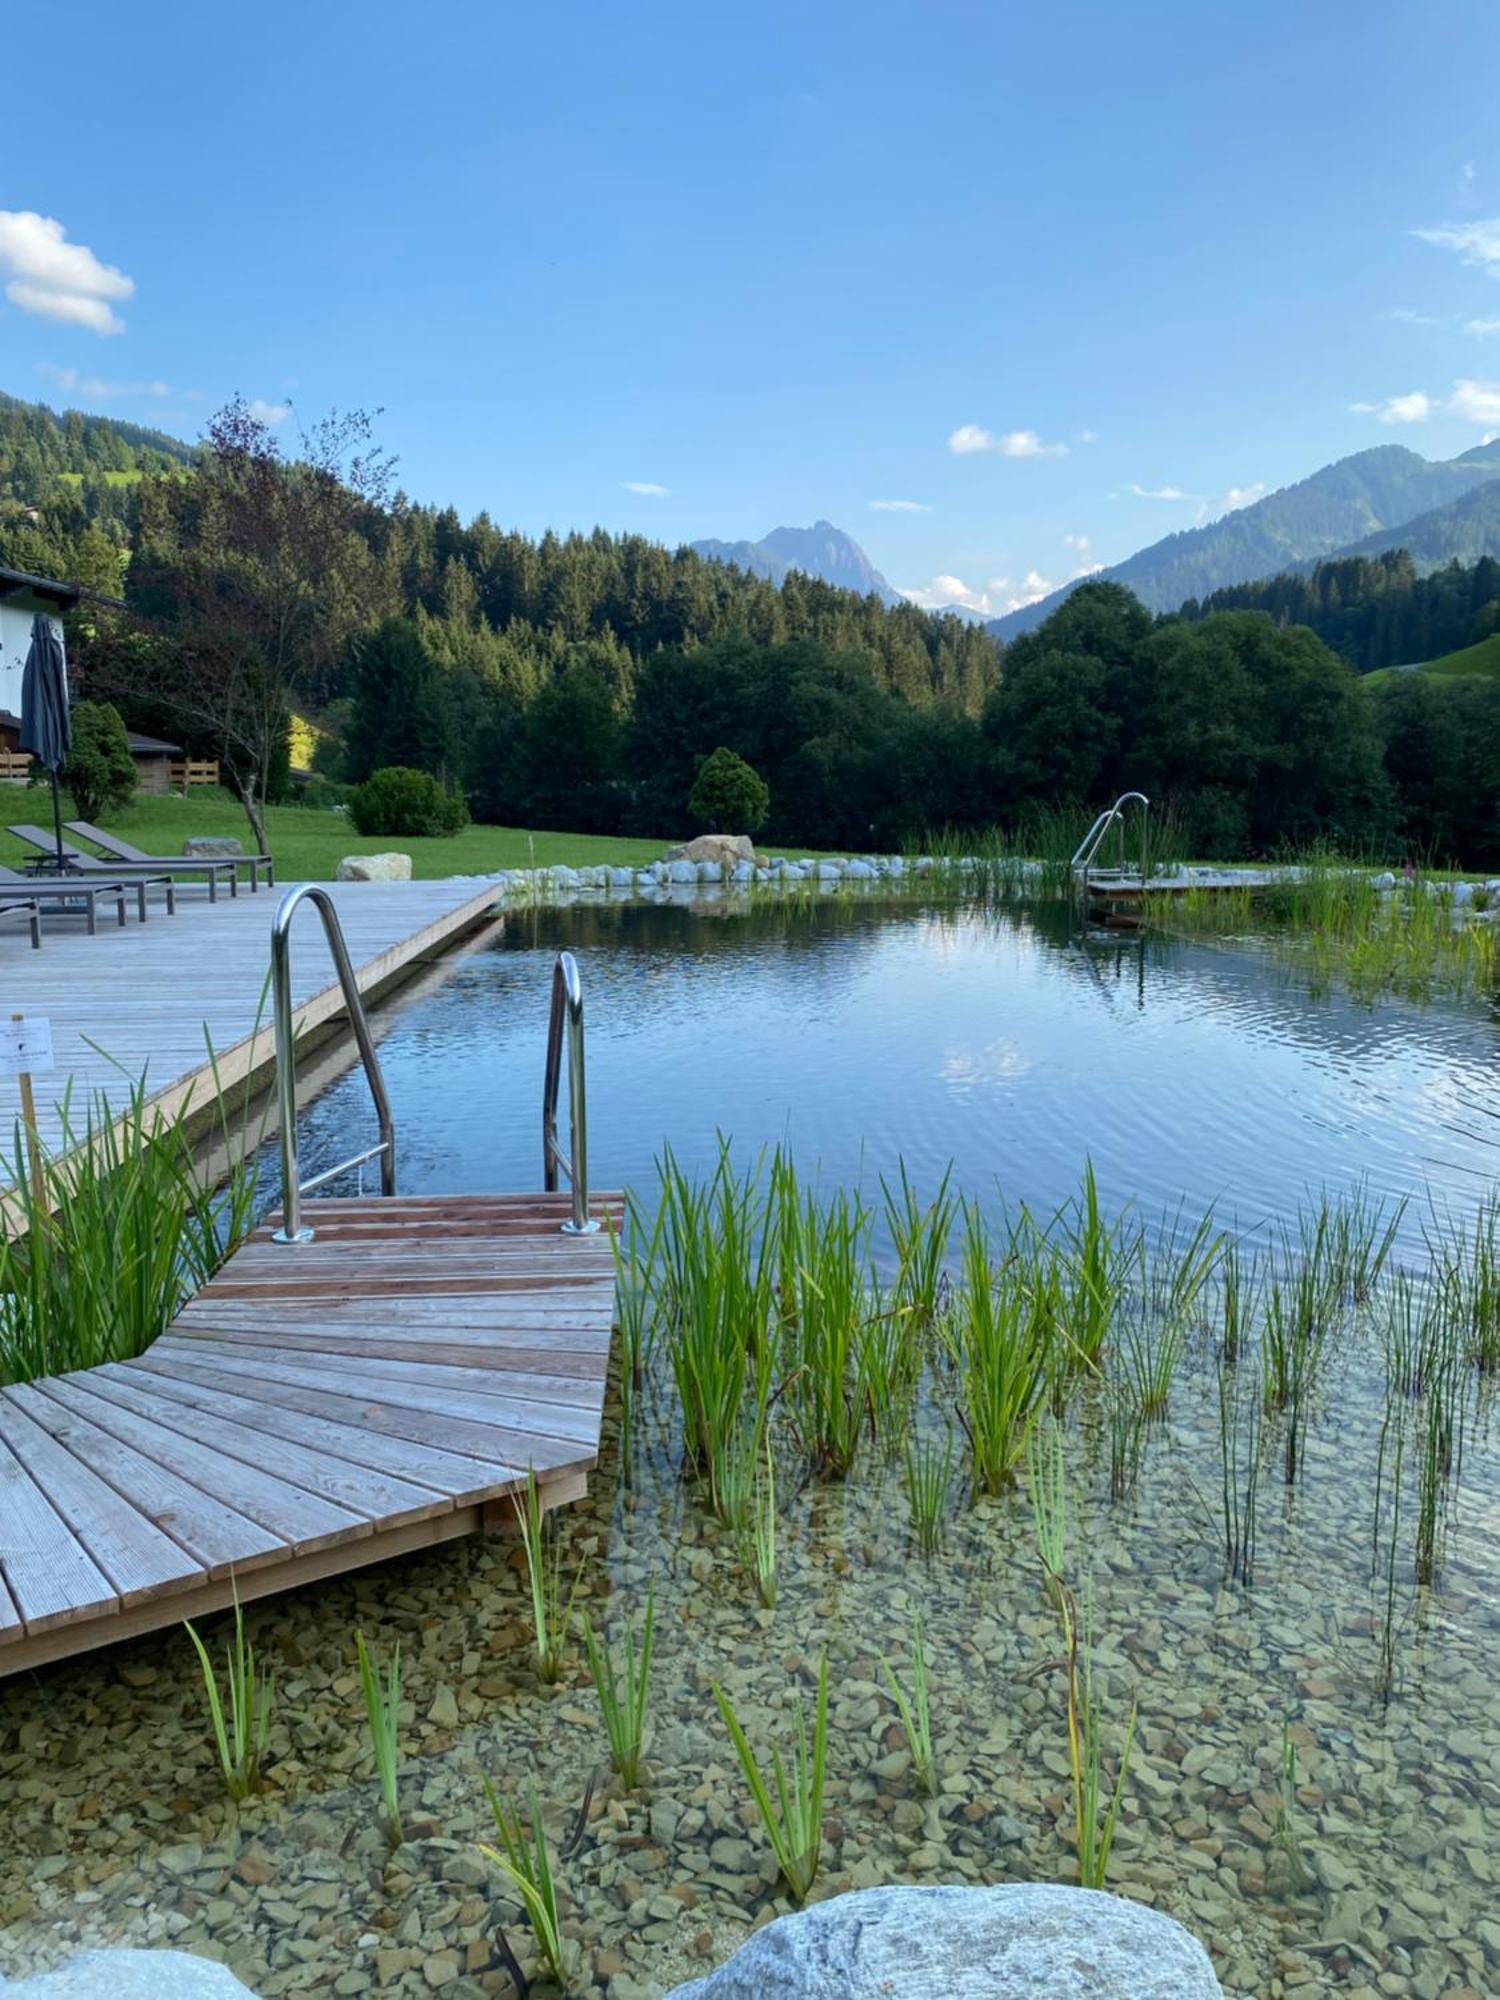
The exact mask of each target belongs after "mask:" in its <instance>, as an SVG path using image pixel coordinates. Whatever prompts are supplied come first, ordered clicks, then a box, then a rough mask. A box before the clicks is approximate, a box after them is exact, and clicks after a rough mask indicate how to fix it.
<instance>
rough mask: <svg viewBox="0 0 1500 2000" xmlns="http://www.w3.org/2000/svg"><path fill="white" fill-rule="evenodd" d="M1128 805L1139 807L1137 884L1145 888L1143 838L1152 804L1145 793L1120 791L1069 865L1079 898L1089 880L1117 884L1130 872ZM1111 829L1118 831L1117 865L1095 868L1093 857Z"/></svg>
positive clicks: (1087, 885) (1097, 820)
mask: <svg viewBox="0 0 1500 2000" xmlns="http://www.w3.org/2000/svg"><path fill="white" fill-rule="evenodd" d="M1128 805H1138V806H1139V807H1140V809H1141V862H1140V881H1141V887H1142V888H1143V889H1144V887H1145V886H1146V868H1147V853H1146V836H1147V832H1148V830H1149V827H1150V817H1149V815H1150V812H1151V801H1150V800H1149V799H1148V798H1147V797H1146V794H1145V793H1144V792H1121V794H1120V796H1119V797H1118V798H1117V799H1116V800H1115V802H1114V804H1113V805H1112V806H1106V807H1105V809H1104V811H1103V812H1102V813H1100V815H1099V817H1098V818H1097V819H1096V820H1095V821H1094V824H1093V825H1092V826H1091V827H1090V828H1089V830H1088V832H1087V833H1086V834H1085V835H1084V836H1083V839H1082V840H1081V841H1080V842H1079V843H1078V849H1077V852H1076V853H1075V854H1074V856H1073V859H1072V860H1071V861H1070V862H1069V864H1068V866H1069V869H1070V871H1071V873H1072V877H1073V881H1074V883H1075V885H1076V886H1077V889H1078V893H1079V894H1080V896H1084V897H1086V896H1087V895H1088V887H1089V883H1090V882H1091V881H1093V882H1108V881H1118V880H1119V879H1120V878H1121V877H1122V876H1124V875H1128V874H1129V873H1130V870H1129V869H1128V868H1127V867H1126V866H1125V808H1126V806H1128ZM1114 826H1117V827H1119V829H1120V860H1119V864H1118V866H1116V867H1114V868H1096V867H1095V866H1094V857H1095V855H1096V854H1097V853H1098V852H1099V849H1100V848H1101V847H1102V846H1103V845H1104V839H1105V836H1106V834H1108V832H1109V830H1110V828H1111V827H1114Z"/></svg>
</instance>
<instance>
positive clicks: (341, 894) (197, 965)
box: [0, 880, 495, 1171]
mask: <svg viewBox="0 0 1500 2000" xmlns="http://www.w3.org/2000/svg"><path fill="white" fill-rule="evenodd" d="M327 887H328V889H329V893H330V894H331V895H332V896H333V897H334V898H335V900H336V902H337V905H338V913H339V921H340V923H341V924H342V926H343V929H344V936H345V939H346V940H347V943H348V947H349V957H350V959H351V961H352V963H353V965H354V967H355V971H356V974H357V976H358V979H359V985H360V990H361V992H364V993H368V992H371V991H373V990H375V989H377V988H379V987H381V986H383V985H385V984H386V983H388V982H389V981H391V980H392V979H394V978H396V977H398V976H399V975H401V974H403V973H405V972H408V971H410V970H412V969H414V968H415V967H417V966H418V965H420V964H421V963H422V962H423V961H424V960H426V959H428V958H430V957H432V956H433V955H434V954H436V953H438V952H440V951H442V950H443V949H444V948H445V946H446V945H448V944H450V943H451V942H452V941H453V940H454V939H456V938H457V937H458V936H460V935H461V934H462V933H463V932H464V931H466V930H470V929H472V928H473V927H474V926H475V925H476V924H477V923H479V922H481V921H482V920H483V919H484V918H485V917H486V916H487V915H488V914H489V912H490V911H491V910H492V909H493V908H494V905H495V887H494V884H493V883H489V882H475V881H472V880H462V881H444V882H341V883H330V884H328V885H327ZM281 894H282V890H281V889H275V890H272V891H270V892H269V893H267V892H265V891H262V892H261V894H259V895H257V896H252V895H249V894H247V893H246V892H245V891H244V890H242V891H241V893H240V894H239V895H238V896H237V897H235V898H233V899H231V898H229V897H227V896H224V897H221V898H220V899H219V901H218V902H217V903H212V904H211V903H210V902H209V901H208V899H207V896H206V895H205V894H203V893H202V892H201V890H194V889H191V888H188V887H186V886H179V889H178V904H177V915H176V916H175V917H169V916H167V914H166V913H165V911H164V910H163V909H162V908H161V906H160V904H159V903H153V905H152V913H151V919H150V921H149V923H146V924H136V923H132V924H130V925H128V926H127V927H126V928H125V929H124V930H117V929H116V928H115V927H114V926H113V925H110V926H108V927H104V926H101V928H100V931H99V934H98V936H96V937H87V936H85V935H84V932H83V927H82V925H81V924H80V923H77V922H62V921H48V922H45V924H44V931H45V940H46V941H45V943H44V945H43V948H42V949H41V950H40V951H32V950H31V949H30V948H29V946H28V944H27V941H26V938H25V935H24V934H23V933H22V932H21V931H19V930H18V931H16V932H14V933H13V934H12V933H9V932H7V933H6V935H5V936H3V937H0V960H3V964H4V970H3V977H0V998H3V1000H4V1003H5V1010H6V1012H8V1013H21V1014H27V1015H44V1016H46V1018H47V1019H49V1020H50V1021H51V1023H52V1045H53V1049H54V1052H55V1054H56V1058H57V1068H56V1070H55V1071H53V1072H52V1073H51V1074H49V1075H45V1076H38V1077H37V1078H36V1080H35V1085H36V1099H37V1122H38V1127H39V1129H40V1131H41V1135H42V1138H43V1140H44V1141H45V1142H46V1144H47V1145H48V1146H49V1147H50V1148H52V1149H54V1150H55V1149H56V1148H57V1147H58V1146H59V1145H60V1144H61V1142H62V1136H63V1134H62V1120H61V1117H60V1114H59V1107H60V1106H61V1104H62V1102H63V1100H64V1098H65V1096H66V1095H67V1093H68V1091H69V1090H70V1089H71V1092H72V1107H71V1117H72V1121H73V1124H74V1127H75V1129H76V1128H77V1127H78V1126H80V1125H81V1124H82V1123H83V1121H84V1118H85V1116H86V1114H87V1111H88V1108H89V1104H90V1100H91V1099H92V1097H93V1096H94V1094H95V1093H96V1092H98V1091H103V1092H104V1093H105V1094H106V1095H107V1096H108V1098H109V1100H110V1102H111V1104H112V1105H118V1104H121V1103H122V1102H123V1101H124V1100H125V1098H126V1097H127V1096H128V1094H129V1090H130V1086H131V1083H132V1082H133V1081H137V1080H139V1079H140V1078H142V1077H144V1079H145V1083H146V1088H147V1090H148V1092H149V1093H150V1096H151V1098H152V1100H153V1102H154V1103H155V1104H156V1105H157V1106H159V1107H160V1109H161V1111H162V1112H163V1114H164V1115H168V1116H170V1115H173V1114H175V1113H177V1112H178V1111H180V1110H181V1109H182V1108H183V1107H184V1106H191V1107H195V1108H201V1107H207V1106H210V1105H212V1103H213V1099H214V1068H213V1065H211V1063H210V1060H209V1052H210V1048H211V1049H212V1052H213V1055H214V1057H215V1059H216V1063H217V1070H218V1078H219V1081H220V1083H221V1084H222V1086H223V1087H224V1088H225V1089H226V1090H227V1089H229V1088H231V1087H233V1086H234V1085H236V1084H239V1083H241V1082H243V1081H244V1079H245V1078H246V1077H248V1076H251V1075H253V1074H255V1073H256V1072H257V1071H258V1070H260V1069H262V1068H263V1067H264V1066H265V1065H266V1064H267V1063H268V1062H269V1060H270V1057H271V1044H272V1036H271V1022H270V1005H269V996H268V993H267V986H266V981H267V972H268V968H269V965H270V938H271V918H272V915H273V914H274V912H275V909H276V905H277V903H278V902H279V901H280V899H281ZM292 970H293V978H294V981H295V989H294V993H293V1000H294V1003H295V1008H296V1018H297V1024H298V1029H299V1032H302V1033H305V1032H306V1031H307V1030H309V1029H312V1028H316V1027H319V1026H321V1025H323V1024H324V1023H326V1022H328V1021H330V1020H331V1019H333V1017H334V1016H336V1015H337V1014H339V1013H341V1012H342V1008H343V1000H342V996H341V995H340V993H339V990H338V986H337V984H336V982H335V979H334V973H333V962H332V960H331V959H330V957H329V955H328V947H327V945H326V943H325V942H324V938H323V931H322V926H321V925H320V924H319V923H318V922H317V921H316V919H315V918H312V917H311V916H310V917H309V918H308V920H307V922H306V923H305V924H302V923H299V925H298V928H297V934H296V936H295V938H294V940H293V944H292ZM19 1116H20V1093H19V1085H18V1083H17V1082H16V1080H15V1079H14V1078H4V1079H0V1154H3V1155H6V1156H8V1155H9V1153H10V1152H11V1150H12V1143H11V1142H12V1136H13V1134H14V1132H15V1129H16V1121H17V1119H18V1117H19ZM0 1171H3V1169H0Z"/></svg>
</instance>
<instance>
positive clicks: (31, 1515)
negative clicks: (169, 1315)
mask: <svg viewBox="0 0 1500 2000" xmlns="http://www.w3.org/2000/svg"><path fill="white" fill-rule="evenodd" d="M568 1208H569V1198H568V1197H567V1196H566V1195H454V1196H438V1197H419V1198H410V1199H408V1198H402V1197H399V1196H398V1197H393V1198H391V1199H389V1200H381V1199H380V1198H378V1197H366V1198H363V1199H360V1200H354V1201H320V1202H314V1203H310V1204H309V1207H308V1210H307V1219H308V1220H309V1221H310V1222H312V1223H313V1225H314V1227H315V1229H316V1236H315V1238H314V1240H313V1241H312V1242H311V1243H308V1244H302V1245H299V1246H297V1247H295V1248H289V1247H284V1246H281V1245H278V1244H275V1243H273V1242H272V1241H271V1240H270V1239H271V1227H272V1224H270V1223H268V1224H267V1225H266V1226H264V1227H263V1228H261V1229H259V1230H257V1231H256V1232H255V1234H254V1235H253V1236H252V1237H251V1238H250V1239H249V1240H248V1241H247V1242H246V1243H245V1244H243V1245H242V1246H241V1248H240V1249H239V1250H238V1251H237V1252H236V1253H235V1254H234V1256H233V1257H231V1258H230V1260H229V1261H228V1263H227V1264H226V1265H225V1266H224V1268H223V1270H222V1271H221V1272H220V1273H219V1275H218V1276H217V1277H216V1278H214V1279H213V1280H212V1281H211V1282H210V1283H209V1284H208V1285H207V1286H205V1287H204V1289H203V1290H202V1291H201V1292H200V1293H198V1295H197V1296H196V1297H195V1298H194V1299H193V1300H191V1301H190V1302H189V1304H188V1305H187V1306H186V1308H185V1309H184V1310H183V1312H182V1313H181V1314H180V1315H179V1317H178V1319H177V1320H176V1321H175V1323H174V1324H173V1326H172V1327H171V1328H170V1329H169V1330H168V1332H167V1333H166V1334H165V1335H164V1336H163V1338H162V1339H160V1340H158V1341H157V1342H156V1344H155V1346H153V1347H152V1348H151V1349H149V1350H148V1352H147V1353H146V1354H144V1355H142V1356H141V1357H140V1359H139V1360H136V1361H129V1362H124V1363H117V1364H111V1365H108V1366H105V1367H101V1368H94V1369H88V1370H85V1371H82V1372H80V1373H77V1374H71V1375H59V1376H50V1377H44V1378H42V1379H41V1380H39V1381H35V1382H30V1383H26V1384H24V1385H20V1386H13V1387H10V1388H5V1389H0V1675H5V1674H10V1673H15V1672H18V1671H20V1670H22V1669H25V1668H28V1667H34V1666H39V1665H41V1664H43V1663H45V1662H47V1661H49V1660H56V1659H59V1658H61V1657H63V1656H65V1655H68V1654H72V1653H80V1652H84V1651H87V1650H88V1649H89V1648H91V1647H94V1646H100V1645H106V1644H109V1643H110V1642H111V1641H113V1640H116V1639H125V1638H129V1637H132V1636H134V1635H136V1634H138V1633H142V1632H146V1631H150V1630H151V1629H152V1628H153V1627H157V1626H162V1625H168V1624H173V1623H175V1622H176V1621H177V1620H178V1619H181V1618H188V1617H195V1616H197V1615H199V1614H200V1613H203V1612H207V1611H213V1610H217V1609H220V1608H222V1607H223V1606H225V1605H227V1604H229V1603H230V1602H231V1601H232V1599H233V1595H234V1594H235V1592H236V1591H237V1592H238V1595H239V1597H240V1598H241V1599H242V1600H248V1599H250V1598H254V1597H260V1596H264V1595H266V1594H267V1593H269V1592H272V1591H279V1590H288V1589H291V1588H292V1587H293V1586H295V1585H298V1584H303V1583H309V1582H313V1581H316V1580H317V1579H319V1578H325V1577H329V1576H332V1575H335V1574H338V1573H341V1572H343V1571H345V1570H349V1569H354V1568H357V1567H359V1566H361V1565H363V1564H366V1563H372V1562H379V1561H381V1560H383V1559H384V1558H385V1557H387V1556H394V1555H401V1554H404V1553H406V1552H408V1551H410V1550H414V1549H421V1548H427V1547H430V1546H432V1545H433V1544H434V1543H437V1542H443V1541H447V1540H448V1539H449V1538H450V1537H452V1536H455V1535H462V1534H467V1533H469V1532H471V1531H473V1530H474V1529H476V1528H480V1527H483V1526H485V1525H491V1526H495V1525H501V1524H505V1523H508V1521H509V1520H510V1519H511V1518H512V1517H513V1509H512V1506H511V1504H510V1501H509V1500H508V1498H507V1497H506V1496H508V1495H511V1494H513V1493H514V1492H515V1491H516V1490H517V1488H518V1487H520V1486H523V1485H524V1484H525V1480H526V1474H527V1469H528V1467H532V1468H534V1469H535V1471H536V1475H537V1480H538V1484H539V1486H540V1488H541V1492H542V1497H543V1500H544V1502H545V1503H546V1504H548V1505H557V1504H560V1503H562V1502H565V1501H568V1500H575V1499H578V1498H580V1497H581V1495H582V1493H583V1492H584V1490H585V1486H586V1480H587V1474H588V1471H589V1469H590V1467H592V1466H593V1464H594V1462H595V1459H596V1457H597V1454H598V1449H599V1430H600V1422H601V1417H602V1412H603V1405H604V1382H605V1373H606V1369H607V1366H608V1360H609V1345H610V1332H611V1325H612V1319H613V1307H614V1273H613V1259H612V1255H611V1250H610V1239H609V1235H608V1232H607V1231H605V1230H601V1231H600V1232H599V1233H598V1234H596V1235H592V1236H581V1237H580V1236H567V1235H564V1234H562V1232H561V1231H560V1229H559V1227H558V1225H559V1223H560V1222H561V1221H562V1219H563V1218H564V1216H565V1215H566V1214H567V1213H568ZM593 1212H594V1213H595V1214H596V1215H601V1214H604V1215H610V1216H612V1215H616V1214H618V1212H619V1201H618V1198H617V1197H614V1196H603V1197H595V1200H594V1204H593Z"/></svg>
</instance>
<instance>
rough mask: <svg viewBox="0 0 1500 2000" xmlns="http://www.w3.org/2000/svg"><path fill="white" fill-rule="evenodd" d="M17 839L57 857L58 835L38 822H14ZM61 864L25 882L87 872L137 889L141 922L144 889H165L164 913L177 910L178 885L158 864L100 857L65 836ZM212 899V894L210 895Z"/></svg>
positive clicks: (72, 877)
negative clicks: (48, 873)
mask: <svg viewBox="0 0 1500 2000" xmlns="http://www.w3.org/2000/svg"><path fill="white" fill-rule="evenodd" d="M8 831H9V832H11V833H13V834H14V835H15V836H16V839H17V840H24V841H26V842H27V844H28V845H29V846H31V847H34V848H36V849H37V851H38V855H39V856H42V857H45V858H46V859H47V860H49V861H54V862H55V861H56V858H57V835H56V834H54V833H48V832H47V830H46V828H45V827H41V826H13V827H10V828H9V829H8ZM62 857H63V858H62V865H61V867H59V868H58V870H57V874H56V876H55V877H54V876H45V877H38V876H35V875H28V876H27V877H26V878H25V879H26V880H27V881H28V882H34V881H37V880H48V881H51V880H62V881H76V880H77V879H78V877H79V876H88V877H89V878H91V879H92V880H95V881H99V882H128V883H130V884H131V886H132V887H133V888H134V889H135V891H136V897H137V900H138V902H139V904H140V910H141V922H142V923H144V922H145V921H146V891H147V890H148V889H164V890H165V891H166V895H167V915H168V916H169V917H172V916H175V915H176V914H177V888H176V885H175V884H174V882H173V880H172V878H171V876H170V875H168V874H167V873H166V872H165V871H164V870H163V869H161V868H158V867H151V868H143V867H141V866H140V865H139V864H138V863H136V862H133V861H101V860H100V859H99V857H98V856H97V855H95V854H85V853H84V851H83V849H82V848H81V847H72V846H70V845H69V844H68V842H67V841H66V840H65V841H64V842H63V843H62ZM210 900H212V898H210Z"/></svg>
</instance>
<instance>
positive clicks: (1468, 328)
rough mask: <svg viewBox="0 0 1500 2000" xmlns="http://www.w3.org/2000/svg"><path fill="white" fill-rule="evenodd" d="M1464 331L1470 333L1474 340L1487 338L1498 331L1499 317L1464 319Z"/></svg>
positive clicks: (1499, 327)
mask: <svg viewBox="0 0 1500 2000" xmlns="http://www.w3.org/2000/svg"><path fill="white" fill-rule="evenodd" d="M1464 332H1465V333H1472V334H1473V336H1474V338H1475V339H1476V340H1488V339H1489V338H1490V336H1491V335H1492V334H1496V333H1500V319H1466V320H1465V321H1464Z"/></svg>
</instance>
